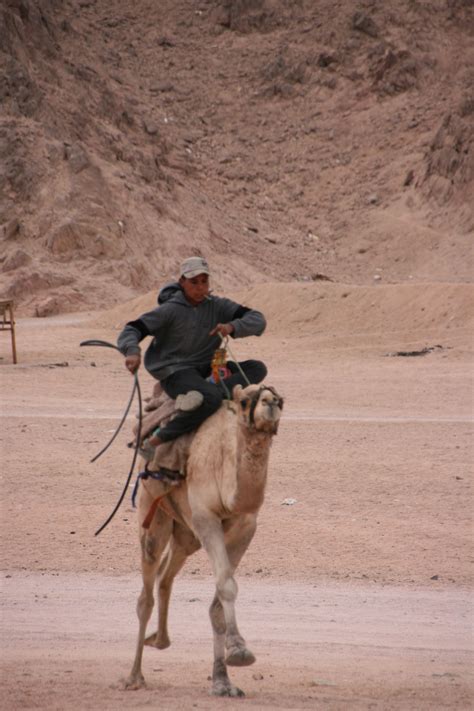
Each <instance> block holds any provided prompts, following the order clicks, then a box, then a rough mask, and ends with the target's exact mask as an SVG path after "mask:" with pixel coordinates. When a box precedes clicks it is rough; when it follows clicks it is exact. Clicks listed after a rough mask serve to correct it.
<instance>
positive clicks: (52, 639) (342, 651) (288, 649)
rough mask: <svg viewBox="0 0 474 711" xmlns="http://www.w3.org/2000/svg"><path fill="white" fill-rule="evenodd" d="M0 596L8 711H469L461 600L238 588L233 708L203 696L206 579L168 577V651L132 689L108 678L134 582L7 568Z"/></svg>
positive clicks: (126, 654) (118, 669)
mask: <svg viewBox="0 0 474 711" xmlns="http://www.w3.org/2000/svg"><path fill="white" fill-rule="evenodd" d="M2 587H3V602H2V612H3V619H4V623H6V624H7V626H8V630H9V631H8V637H7V639H8V647H7V648H6V646H5V647H4V650H3V651H4V673H5V676H4V685H3V701H4V706H3V708H6V709H7V708H9V709H12V708H25V709H26V708H36V709H66V708H67V709H116V708H123V709H146V708H150V707H156V708H164V709H176V708H180V709H193V708H201V709H221V708H226V709H237V708H239V709H241V708H243V707H250V708H252V709H300V708H301V709H310V708H329V709H331V708H332V709H338V708H351V709H365V708H380V709H391V708H394V709H395V708H397V709H400V708H403V709H408V708H416V709H435V708H448V707H450V706H453V707H457V708H468V705H469V696H468V677H469V657H470V654H469V649H470V642H471V640H470V634H469V628H468V620H469V596H468V594H467V592H466V591H453V592H448V591H429V590H420V589H415V590H408V589H406V588H392V587H380V586H375V585H374V586H361V585H359V586H355V585H347V584H346V585H335V584H320V585H317V584H304V583H292V582H291V581H288V582H281V583H273V582H258V581H256V580H251V579H246V580H244V581H241V586H240V588H241V589H240V593H239V605H238V607H239V618H240V625H241V629H242V631H243V632H244V634H245V635H246V637H247V641H248V643H249V646H250V647H251V649H252V650H253V651H254V652H255V653H256V655H257V663H256V664H255V665H254V666H253V667H249V668H247V669H233V670H229V671H230V674H231V678H232V679H233V681H234V682H235V683H236V684H237V685H238V686H240V687H241V688H242V689H243V690H245V692H246V695H247V696H246V700H245V701H241V700H231V699H213V698H211V697H209V696H208V695H207V691H208V688H209V686H210V683H209V681H207V677H208V675H209V674H210V672H211V653H212V635H211V630H210V625H209V623H208V617H207V607H208V603H209V601H210V599H211V598H212V581H211V580H210V579H207V580H203V579H189V578H188V579H184V580H179V581H178V582H177V584H176V587H175V591H174V602H173V606H172V611H171V615H170V632H171V637H172V646H171V647H170V648H169V649H168V650H166V651H162V652H160V651H157V650H153V649H150V648H146V649H145V658H144V673H145V677H146V679H147V683H148V689H147V690H144V691H143V690H142V691H139V692H125V691H122V690H121V688H120V683H119V679H120V677H125V676H126V675H127V674H128V672H129V671H130V666H131V660H132V656H133V651H134V644H135V634H136V620H135V615H134V609H133V608H134V600H135V598H136V595H137V591H138V579H137V578H136V576H130V575H127V576H115V577H110V576H104V575H88V574H84V573H83V574H79V575H73V574H70V573H68V574H62V573H59V574H57V575H50V574H44V575H40V574H29V573H14V574H12V577H10V578H8V579H6V580H5V579H4V581H3V586H2ZM153 622H154V620H153ZM4 641H5V642H6V641H7V640H4ZM381 690H383V693H382V694H381Z"/></svg>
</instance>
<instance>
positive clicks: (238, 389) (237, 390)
mask: <svg viewBox="0 0 474 711" xmlns="http://www.w3.org/2000/svg"><path fill="white" fill-rule="evenodd" d="M242 390H243V387H242V386H241V385H234V389H233V391H232V398H233V400H234V402H240V395H241V393H242Z"/></svg>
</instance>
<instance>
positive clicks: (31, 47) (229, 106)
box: [0, 0, 474, 314]
mask: <svg viewBox="0 0 474 711" xmlns="http://www.w3.org/2000/svg"><path fill="white" fill-rule="evenodd" d="M472 21H473V8H472V4H470V3H468V2H465V1H464V0H462V1H461V0H456V1H454V0H450V1H449V2H444V0H437V1H436V2H433V3H430V4H429V5H424V4H421V3H413V2H410V1H409V0H403V2H400V3H398V4H397V6H396V8H394V6H393V3H391V2H389V0H384V1H383V2H379V3H377V4H374V3H371V2H360V3H357V4H356V5H354V3H353V2H350V0H343V1H342V2H340V3H338V4H337V5H334V3H332V2H329V0H323V1H322V2H320V3H318V4H315V3H313V2H309V0H299V1H298V2H296V3H291V4H290V5H289V4H288V3H284V2H282V1H281V0H239V1H238V2H229V1H228V0H224V1H218V0H206V1H205V2H203V3H201V5H200V6H199V8H196V6H195V3H194V2H192V1H191V0H178V2H176V0H173V2H171V0H164V1H163V2H161V3H159V4H151V5H150V7H147V8H146V9H145V8H144V7H142V6H140V5H138V6H137V7H133V8H131V7H130V4H129V3H128V2H126V1H125V0H112V1H111V2H110V1H107V2H105V0H94V1H93V2H79V3H70V2H67V1H66V0H21V2H20V0H8V2H6V3H4V4H3V6H2V9H1V22H0V38H1V45H0V46H1V50H0V66H1V72H0V99H1V102H2V114H1V116H0V194H1V197H0V238H1V240H2V250H1V256H0V270H1V271H2V284H3V286H2V295H4V296H10V297H11V296H14V297H15V299H16V301H17V302H18V303H19V305H20V313H26V314H34V313H37V311H38V310H37V305H38V302H39V301H41V302H43V301H44V300H45V299H49V298H50V297H53V302H54V303H53V302H51V306H50V308H51V309H52V311H53V312H54V311H55V310H57V311H63V310H70V309H73V308H89V309H90V308H101V307H103V306H111V305H113V304H114V303H118V302H120V301H128V300H129V299H130V298H131V297H133V296H134V295H136V294H137V293H143V292H145V291H147V290H148V289H151V288H152V287H153V285H155V284H156V283H158V282H160V281H162V280H163V279H164V278H168V276H169V275H170V274H173V273H175V272H176V269H177V266H178V264H179V262H180V261H181V259H182V258H183V257H184V256H187V255H189V254H198V253H203V254H205V255H206V256H208V257H209V258H211V257H212V260H213V261H214V263H215V264H216V277H217V281H218V282H221V283H223V284H225V285H226V286H230V288H236V287H237V286H238V285H239V284H241V285H242V286H247V285H250V284H253V283H258V282H262V281H268V280H269V279H274V280H282V281H290V280H311V279H312V277H313V276H314V275H315V274H318V273H323V274H327V275H329V276H330V277H331V278H333V279H334V280H336V281H340V282H352V283H359V284H360V283H368V282H370V281H372V279H373V276H374V273H375V272H376V270H377V268H378V267H381V266H382V267H383V269H384V273H385V276H386V278H387V281H406V280H408V279H409V278H412V279H414V280H418V279H430V280H446V279H447V278H449V279H458V278H459V279H461V280H466V279H468V278H470V277H469V275H468V271H469V270H468V269H467V267H466V254H467V253H468V249H469V232H470V230H471V229H472V208H471V204H472V199H471V191H472V137H471V136H472V116H473V113H472V106H471V104H472V97H470V95H469V94H468V90H467V87H469V86H470V85H472V69H471V67H472V65H473V64H474V49H473V42H472V32H471V29H470V28H471V27H472ZM448 106H449V107H450V110H449V113H448V111H447V107H448ZM451 107H454V109H451ZM440 116H445V119H444V120H443V123H442V126H441V128H440V125H439V117H440ZM394 215H396V219H394ZM419 234H420V235H423V236H422V238H420V239H418V235H419ZM433 245H435V247H434V246H433ZM433 249H436V250H437V252H438V253H439V254H440V255H442V258H441V257H440V258H434V259H433ZM19 255H26V258H25V256H19ZM381 260H383V264H381ZM427 269H428V273H427ZM51 274H53V275H55V278H54V279H53V281H57V278H58V277H59V276H61V278H62V279H64V283H63V284H59V285H58V284H56V285H54V286H52V285H51V283H50V282H51ZM35 275H36V276H35ZM29 279H30V281H31V284H30V287H29V288H28V289H27V290H25V288H24V284H25V282H28V280H29ZM52 289H53V291H51V290H52Z"/></svg>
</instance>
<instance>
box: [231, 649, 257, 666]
mask: <svg viewBox="0 0 474 711" xmlns="http://www.w3.org/2000/svg"><path fill="white" fill-rule="evenodd" d="M254 662H255V657H254V655H253V654H252V652H251V651H250V650H249V649H245V648H244V649H237V648H235V649H232V650H230V651H229V653H228V655H227V657H226V660H225V663H226V664H227V665H228V666H230V667H249V666H250V665H251V664H253V663H254Z"/></svg>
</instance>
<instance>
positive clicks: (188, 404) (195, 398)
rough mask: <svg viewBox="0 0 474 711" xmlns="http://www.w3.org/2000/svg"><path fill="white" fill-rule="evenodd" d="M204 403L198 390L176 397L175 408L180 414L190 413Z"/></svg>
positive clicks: (202, 396)
mask: <svg viewBox="0 0 474 711" xmlns="http://www.w3.org/2000/svg"><path fill="white" fill-rule="evenodd" d="M203 401H204V395H203V394H202V393H200V392H199V391H198V390H190V391H189V392H187V393H185V394H184V395H178V397H177V398H176V407H177V408H178V410H181V412H192V410H197V409H198V407H201V405H202V403H203Z"/></svg>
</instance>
